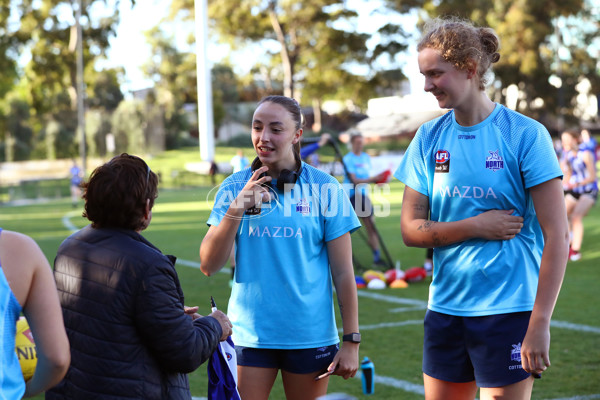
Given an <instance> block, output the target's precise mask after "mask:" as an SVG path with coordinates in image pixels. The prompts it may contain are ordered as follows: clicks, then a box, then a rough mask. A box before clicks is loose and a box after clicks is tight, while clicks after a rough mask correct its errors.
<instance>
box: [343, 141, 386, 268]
mask: <svg viewBox="0 0 600 400" xmlns="http://www.w3.org/2000/svg"><path fill="white" fill-rule="evenodd" d="M350 144H351V148H352V151H351V152H349V153H348V154H346V155H345V156H344V158H343V160H342V162H343V163H344V165H345V166H346V171H347V172H348V173H347V174H345V175H344V188H346V189H348V196H349V197H350V202H351V203H352V206H353V207H354V210H355V211H356V214H357V215H358V216H359V217H360V220H361V222H362V223H363V224H364V226H365V228H366V230H367V239H368V243H369V247H371V251H372V252H373V264H374V265H375V266H383V265H385V263H384V261H383V260H382V259H381V253H380V250H379V236H378V235H377V230H376V228H375V215H374V213H373V204H372V203H371V199H370V198H369V194H368V184H369V183H376V182H379V181H380V180H381V179H383V177H384V176H385V172H382V173H380V174H377V175H375V176H371V157H370V156H369V155H368V154H367V153H365V152H364V151H363V148H364V138H363V136H362V135H361V134H354V135H352V136H351V137H350Z"/></svg>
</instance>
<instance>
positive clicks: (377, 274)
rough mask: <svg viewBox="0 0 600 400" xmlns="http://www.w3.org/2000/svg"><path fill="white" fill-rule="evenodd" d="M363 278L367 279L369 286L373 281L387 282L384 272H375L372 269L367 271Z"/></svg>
mask: <svg viewBox="0 0 600 400" xmlns="http://www.w3.org/2000/svg"><path fill="white" fill-rule="evenodd" d="M363 278H364V279H365V282H367V284H368V283H369V282H371V281H372V280H373V279H379V280H382V281H384V282H385V274H384V273H383V272H380V271H375V270H372V269H370V270H368V271H365V273H364V274H363Z"/></svg>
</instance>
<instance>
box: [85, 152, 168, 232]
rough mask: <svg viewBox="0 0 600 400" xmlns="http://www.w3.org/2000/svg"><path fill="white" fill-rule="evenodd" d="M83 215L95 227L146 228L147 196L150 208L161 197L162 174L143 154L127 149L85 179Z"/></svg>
mask: <svg viewBox="0 0 600 400" xmlns="http://www.w3.org/2000/svg"><path fill="white" fill-rule="evenodd" d="M82 187H83V199H84V200H85V211H84V213H83V216H84V217H86V218H87V219H89V220H90V221H91V222H92V227H94V228H121V229H131V230H141V229H144V228H145V225H144V221H143V217H144V211H145V208H146V202H147V200H150V209H152V207H153V206H154V199H156V198H157V197H158V177H157V176H156V174H155V173H154V172H152V171H151V170H150V167H148V164H146V162H145V161H144V160H142V159H141V158H139V157H137V156H133V155H129V154H127V153H123V154H121V155H119V156H116V157H113V158H112V159H111V160H110V161H109V162H107V163H106V164H103V165H101V166H99V167H98V168H96V169H95V170H94V171H93V172H92V174H91V175H90V179H89V180H88V181H87V182H85V183H83V185H82Z"/></svg>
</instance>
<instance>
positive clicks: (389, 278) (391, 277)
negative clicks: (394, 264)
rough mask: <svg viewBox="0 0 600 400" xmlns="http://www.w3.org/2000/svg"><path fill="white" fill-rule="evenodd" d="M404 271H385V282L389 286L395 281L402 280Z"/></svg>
mask: <svg viewBox="0 0 600 400" xmlns="http://www.w3.org/2000/svg"><path fill="white" fill-rule="evenodd" d="M404 275H405V274H404V271H402V270H401V269H388V270H387V271H385V281H386V283H387V284H388V285H390V284H391V283H392V282H394V281H395V280H399V279H404Z"/></svg>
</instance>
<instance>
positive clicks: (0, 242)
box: [0, 231, 71, 397]
mask: <svg viewBox="0 0 600 400" xmlns="http://www.w3.org/2000/svg"><path fill="white" fill-rule="evenodd" d="M0 260H1V262H2V267H3V269H4V272H5V274H6V277H7V279H8V281H9V283H10V286H11V290H12V291H13V293H14V294H15V296H16V298H17V300H18V301H19V303H20V304H21V305H22V307H23V313H24V314H25V317H26V318H27V322H28V323H29V327H30V328H31V331H32V333H33V337H34V340H35V345H36V349H37V356H38V361H37V366H36V369H35V373H34V375H33V377H32V378H31V379H30V380H29V381H27V384H26V389H25V397H31V396H34V395H36V394H38V393H41V392H43V391H44V390H47V389H49V388H51V387H52V386H54V385H56V384H57V383H58V382H60V380H61V379H62V378H63V377H64V375H65V373H66V372H67V369H68V368H69V364H70V362H71V352H70V349H69V340H68V339H67V334H66V332H65V326H64V322H63V315H62V310H61V307H60V303H59V300H58V295H57V292H56V285H55V283H54V277H53V276H52V269H51V268H50V265H49V264H48V260H47V259H46V257H45V256H44V254H43V253H42V251H41V250H40V248H39V247H38V245H37V244H36V243H35V242H34V241H33V239H31V238H29V237H28V236H25V235H22V234H19V233H16V232H9V231H3V232H2V234H1V235H0Z"/></svg>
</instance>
